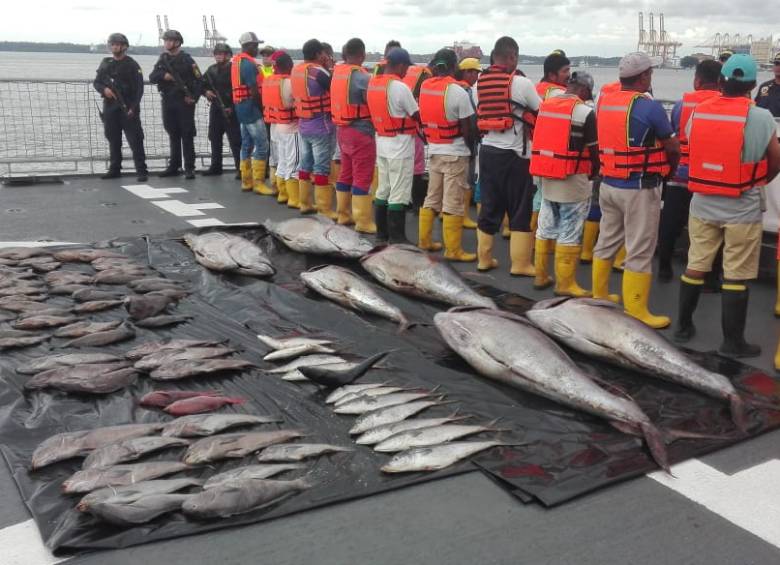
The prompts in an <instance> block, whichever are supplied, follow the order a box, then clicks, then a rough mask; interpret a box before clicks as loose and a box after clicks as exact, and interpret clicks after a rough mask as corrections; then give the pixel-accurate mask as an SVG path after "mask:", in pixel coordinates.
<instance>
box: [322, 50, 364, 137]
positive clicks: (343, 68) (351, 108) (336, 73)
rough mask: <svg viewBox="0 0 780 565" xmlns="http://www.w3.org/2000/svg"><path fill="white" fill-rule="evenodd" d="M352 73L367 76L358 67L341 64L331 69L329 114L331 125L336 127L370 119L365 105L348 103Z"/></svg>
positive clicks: (362, 69) (361, 68)
mask: <svg viewBox="0 0 780 565" xmlns="http://www.w3.org/2000/svg"><path fill="white" fill-rule="evenodd" d="M352 73H365V74H368V73H367V71H366V70H365V69H364V68H363V67H360V66H358V65H348V64H346V63H342V64H339V65H336V66H335V67H333V79H332V80H331V83H330V98H331V108H330V112H331V115H332V116H333V123H334V124H336V125H338V126H348V125H349V124H351V123H352V122H354V121H356V120H367V119H369V118H370V117H371V115H370V114H369V113H368V106H367V105H365V104H350V103H349V83H350V81H351V80H352Z"/></svg>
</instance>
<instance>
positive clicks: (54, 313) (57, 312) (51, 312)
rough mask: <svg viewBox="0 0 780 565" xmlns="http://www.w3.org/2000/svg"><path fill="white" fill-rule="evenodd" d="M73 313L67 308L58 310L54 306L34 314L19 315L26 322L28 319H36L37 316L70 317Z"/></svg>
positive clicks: (33, 312)
mask: <svg viewBox="0 0 780 565" xmlns="http://www.w3.org/2000/svg"><path fill="white" fill-rule="evenodd" d="M70 315H71V311H70V310H69V309H67V308H57V307H55V306H52V307H51V308H46V309H45V310H34V311H32V312H21V313H20V314H19V319H20V320H26V319H27V318H34V317H35V316H70Z"/></svg>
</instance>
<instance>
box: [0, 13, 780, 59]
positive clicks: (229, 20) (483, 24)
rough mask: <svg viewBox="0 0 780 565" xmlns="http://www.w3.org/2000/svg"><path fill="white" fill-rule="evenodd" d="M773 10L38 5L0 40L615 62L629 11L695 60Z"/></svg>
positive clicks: (765, 22) (763, 21)
mask: <svg viewBox="0 0 780 565" xmlns="http://www.w3.org/2000/svg"><path fill="white" fill-rule="evenodd" d="M773 1H776V0H770V1H767V0H742V1H735V0H684V1H682V0H658V1H657V2H654V3H652V4H651V3H649V2H643V1H642V0H639V1H638V2H637V1H633V0H552V1H547V2H544V1H540V0H509V1H507V0H393V1H390V0H373V1H369V2H366V1H361V0H284V1H278V0H260V1H257V2H249V3H246V5H247V6H248V8H247V9H246V10H242V11H239V10H237V9H236V8H234V6H239V5H241V4H242V3H240V2H222V3H217V2H214V1H213V0H212V1H209V2H205V1H202V0H188V1H186V2H184V1H181V0H169V1H167V2H161V1H159V0H156V1H153V0H132V1H130V2H96V1H95V0H74V1H72V2H67V1H65V2H63V1H62V0H58V1H54V0H39V1H38V2H36V3H35V5H34V12H32V9H31V8H30V7H29V6H31V5H29V4H26V3H24V2H17V3H14V4H13V5H12V6H7V7H5V8H4V10H3V12H4V13H3V33H2V34H1V35H0V39H3V40H40V41H71V42H77V43H99V42H102V41H104V40H105V39H104V38H105V37H106V35H107V34H108V33H109V32H111V31H122V32H124V33H125V34H126V35H127V36H128V37H129V38H130V41H131V43H138V41H139V40H140V41H141V43H143V44H146V45H152V44H155V43H156V42H157V31H156V23H155V15H156V14H164V13H167V14H168V18H169V22H170V26H171V27H172V28H174V29H178V30H179V31H181V32H182V34H183V35H184V38H185V43H186V44H189V45H197V44H199V43H202V41H203V28H202V22H201V16H202V14H207V15H211V14H214V16H215V18H216V22H217V28H218V30H219V31H220V32H221V33H223V34H224V35H225V36H227V38H228V41H229V43H231V44H232V45H235V44H236V43H237V39H238V36H239V35H240V34H241V32H243V31H246V30H247V28H248V29H251V30H253V31H255V32H257V33H258V34H259V35H260V36H261V38H263V39H265V41H266V42H267V43H270V44H271V45H274V46H284V47H297V46H300V45H301V44H302V43H303V42H304V41H305V40H306V39H308V38H310V37H317V38H319V39H322V40H326V41H329V42H331V43H332V44H333V45H335V46H339V45H342V44H343V42H344V41H346V40H347V39H349V38H350V37H353V36H358V37H362V38H363V39H364V40H365V42H366V44H367V46H368V48H369V50H373V51H380V50H381V49H382V47H383V46H384V43H385V42H386V41H387V40H388V39H390V38H394V39H398V40H400V41H401V42H402V43H403V44H404V47H407V48H409V50H410V51H412V52H415V53H424V52H431V51H433V50H435V49H437V48H439V47H441V46H443V45H450V44H451V43H452V41H453V40H468V41H471V42H474V43H477V44H479V45H481V46H482V49H483V50H484V51H485V52H487V51H489V49H490V47H491V46H492V43H493V42H494V41H495V39H496V38H497V37H499V36H500V35H505V34H508V35H512V36H513V37H515V38H516V39H517V40H518V43H519V44H520V50H521V52H522V53H527V54H534V55H543V54H546V53H549V52H550V51H551V50H553V49H556V48H563V49H565V50H566V51H567V52H568V53H569V54H578V55H586V54H589V55H602V56H616V55H622V54H624V53H626V52H627V51H631V50H634V49H635V48H636V41H637V35H638V34H637V12H638V10H639V9H644V10H645V11H646V12H649V10H650V9H653V10H654V11H655V13H656V14H658V13H659V12H664V13H665V15H666V27H667V30H668V31H670V32H671V33H672V34H673V35H674V37H676V38H677V39H678V40H679V41H682V42H683V43H684V46H683V48H682V50H681V52H682V53H683V54H684V53H688V52H692V51H697V49H696V48H695V46H696V45H697V44H699V43H701V42H703V41H706V40H707V38H708V37H710V36H712V35H713V34H715V33H716V32H718V31H720V32H722V33H725V32H728V33H731V34H734V33H741V34H743V35H744V34H748V33H752V34H753V36H754V37H757V36H765V35H769V34H771V33H774V34H775V38H776V39H777V38H780V23H778V20H777V19H776V18H773V17H768V16H770V15H771V14H770V13H769V11H768V7H769V6H770V5H771V4H772V3H773ZM160 6H165V8H161V7H160ZM220 6H221V7H223V8H222V9H219V8H220ZM773 22H774V25H773ZM645 26H646V27H647V26H648V19H647V17H645ZM657 26H658V22H657V20H656V27H657Z"/></svg>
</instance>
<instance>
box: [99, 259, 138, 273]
mask: <svg viewBox="0 0 780 565" xmlns="http://www.w3.org/2000/svg"><path fill="white" fill-rule="evenodd" d="M90 264H91V265H92V268H93V269H95V270H96V271H106V270H108V269H122V268H125V269H142V268H144V266H143V265H141V264H140V263H138V262H136V261H134V260H133V259H130V258H129V257H98V258H97V259H94V260H93V261H90Z"/></svg>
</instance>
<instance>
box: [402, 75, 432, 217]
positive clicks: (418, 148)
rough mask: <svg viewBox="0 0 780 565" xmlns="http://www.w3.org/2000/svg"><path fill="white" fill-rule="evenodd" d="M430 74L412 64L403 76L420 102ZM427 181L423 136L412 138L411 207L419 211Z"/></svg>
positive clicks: (426, 188) (416, 211) (423, 199)
mask: <svg viewBox="0 0 780 565" xmlns="http://www.w3.org/2000/svg"><path fill="white" fill-rule="evenodd" d="M431 76H432V73H431V70H430V69H429V68H428V67H427V66H425V65H412V66H411V67H409V68H408V69H407V71H406V75H405V76H404V78H403V81H404V83H405V84H406V86H408V87H409V90H411V91H412V95H413V96H414V99H415V100H417V103H418V104H419V103H420V88H421V87H422V83H423V81H424V80H426V79H428V78H430V77H431ZM427 190H428V183H427V182H425V141H424V140H423V136H422V135H421V134H420V135H417V137H415V138H414V176H413V177H412V209H413V210H414V212H415V213H419V210H420V208H422V205H423V202H424V201H425V193H426V192H427Z"/></svg>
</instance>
